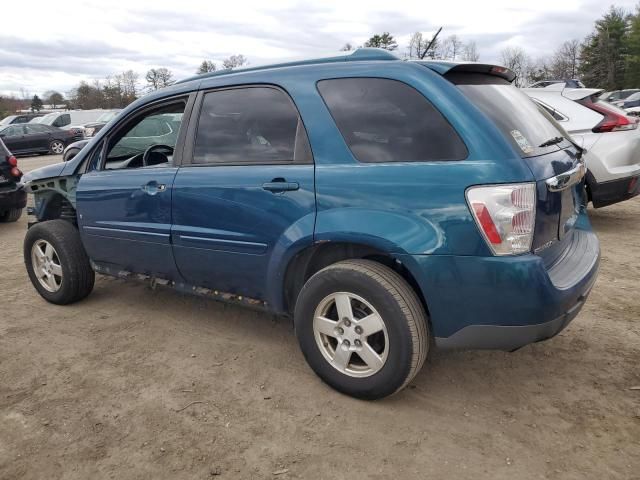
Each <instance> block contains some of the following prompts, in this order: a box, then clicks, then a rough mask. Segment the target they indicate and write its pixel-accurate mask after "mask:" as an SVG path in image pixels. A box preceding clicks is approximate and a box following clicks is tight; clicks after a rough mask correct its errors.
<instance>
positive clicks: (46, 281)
mask: <svg viewBox="0 0 640 480" xmlns="http://www.w3.org/2000/svg"><path fill="white" fill-rule="evenodd" d="M31 265H32V268H33V271H34V273H35V275H36V278H37V279H38V282H39V283H40V285H42V287H43V288H44V289H45V290H47V291H48V292H52V293H53V292H57V291H58V290H59V289H60V286H61V285H62V265H61V264H60V257H58V253H57V252H56V250H55V248H53V245H51V244H50V243H49V242H47V241H46V240H38V241H36V242H35V243H34V244H33V247H31Z"/></svg>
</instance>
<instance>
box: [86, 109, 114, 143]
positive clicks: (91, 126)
mask: <svg viewBox="0 0 640 480" xmlns="http://www.w3.org/2000/svg"><path fill="white" fill-rule="evenodd" d="M118 113H120V110H110V111H108V112H104V113H103V114H102V115H100V117H98V119H97V120H96V121H95V122H91V123H87V124H85V125H84V136H85V138H91V137H94V136H95V135H96V133H98V132H99V131H100V130H102V127H104V126H105V125H106V124H107V123H109V122H110V121H111V120H113V119H114V118H115V117H116V116H117V115H118Z"/></svg>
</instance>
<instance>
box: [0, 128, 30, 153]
mask: <svg viewBox="0 0 640 480" xmlns="http://www.w3.org/2000/svg"><path fill="white" fill-rule="evenodd" d="M0 138H2V141H3V142H4V144H5V145H6V146H7V148H8V149H9V150H10V151H11V153H19V152H24V151H28V150H29V146H28V144H27V140H26V136H25V134H24V126H23V125H9V126H8V127H7V128H5V129H4V130H2V133H1V134H0Z"/></svg>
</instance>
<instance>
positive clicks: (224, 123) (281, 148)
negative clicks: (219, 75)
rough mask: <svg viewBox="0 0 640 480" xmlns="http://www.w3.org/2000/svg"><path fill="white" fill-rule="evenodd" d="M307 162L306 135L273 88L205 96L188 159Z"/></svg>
mask: <svg viewBox="0 0 640 480" xmlns="http://www.w3.org/2000/svg"><path fill="white" fill-rule="evenodd" d="M283 162H291V163H294V162H295V163H310V162H311V150H310V148H309V143H308V140H307V135H306V132H305V130H304V126H303V125H302V121H301V120H300V118H299V116H298V112H297V110H296V108H295V107H294V105H293V102H292V101H291V99H290V98H289V97H288V96H287V94H285V93H284V92H282V91H280V90H277V89H275V88H268V87H250V88H237V89H230V90H220V91H216V92H210V93H207V94H206V95H205V96H204V100H203V103H202V109H201V112H200V119H199V121H198V130H197V133H196V141H195V146H194V153H193V163H196V164H202V163H212V164H221V163H225V164H243V163H254V164H255V163H261V164H269V163H283Z"/></svg>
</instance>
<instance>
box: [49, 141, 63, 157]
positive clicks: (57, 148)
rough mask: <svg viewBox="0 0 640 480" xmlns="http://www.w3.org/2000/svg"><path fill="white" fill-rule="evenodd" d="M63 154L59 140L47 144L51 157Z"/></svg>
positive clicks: (61, 143)
mask: <svg viewBox="0 0 640 480" xmlns="http://www.w3.org/2000/svg"><path fill="white" fill-rule="evenodd" d="M62 152H64V143H63V142H61V141H60V140H54V141H53V142H51V143H50V144H49V153H50V154H52V155H61V154H62Z"/></svg>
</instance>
